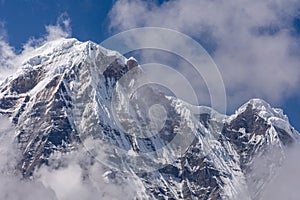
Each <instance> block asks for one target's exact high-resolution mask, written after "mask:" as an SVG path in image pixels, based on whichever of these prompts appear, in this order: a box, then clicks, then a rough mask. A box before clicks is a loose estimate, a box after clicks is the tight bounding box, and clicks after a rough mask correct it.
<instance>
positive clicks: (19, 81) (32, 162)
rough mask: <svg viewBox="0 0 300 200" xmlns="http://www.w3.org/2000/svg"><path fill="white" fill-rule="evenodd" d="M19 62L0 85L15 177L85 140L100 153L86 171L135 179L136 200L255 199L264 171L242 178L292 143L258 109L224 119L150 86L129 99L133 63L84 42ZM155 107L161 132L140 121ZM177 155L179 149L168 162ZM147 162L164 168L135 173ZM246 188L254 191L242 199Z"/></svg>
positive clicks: (66, 42)
mask: <svg viewBox="0 0 300 200" xmlns="http://www.w3.org/2000/svg"><path fill="white" fill-rule="evenodd" d="M22 56H23V57H20V59H21V58H22V62H21V63H22V64H20V70H19V71H18V73H17V74H15V75H14V76H13V77H10V78H9V79H7V80H6V81H5V82H3V83H2V84H1V85H0V114H3V115H7V116H9V117H10V119H11V120H12V122H13V123H14V124H15V125H16V129H17V131H16V139H17V141H18V144H19V148H20V150H21V151H22V153H23V158H22V160H21V161H20V169H21V171H22V173H23V175H24V177H30V176H31V174H32V173H33V171H34V170H35V169H36V168H38V167H40V166H41V165H45V164H46V165H47V163H48V159H49V157H50V156H51V155H52V154H53V153H55V152H62V153H68V152H70V151H74V150H75V149H77V147H78V146H80V145H84V144H85V143H84V141H85V139H87V140H88V139H91V140H93V141H95V143H96V141H98V140H99V141H100V143H99V144H102V145H97V148H95V149H91V150H92V151H91V152H96V154H95V155H94V154H93V156H92V158H91V163H95V161H96V158H98V157H99V156H100V158H101V159H102V160H101V159H99V160H100V162H101V161H103V160H104V158H105V159H107V160H108V161H111V163H113V164H116V165H114V167H113V169H112V171H111V173H112V174H116V176H117V177H126V176H128V173H129V174H130V175H132V176H133V177H136V180H137V182H138V183H139V184H140V185H141V187H142V188H144V191H145V195H146V196H144V197H143V198H140V199H212V200H215V199H235V198H236V197H237V196H238V195H239V193H241V192H245V199H251V198H252V197H253V198H254V199H257V198H256V197H257V194H259V192H260V191H261V187H260V186H262V185H263V184H265V183H266V182H267V181H269V179H268V178H269V177H272V175H273V174H272V173H273V171H271V169H270V171H266V172H265V174H267V175H266V177H267V179H265V177H261V176H260V175H257V176H256V175H255V176H254V178H251V176H252V175H251V176H250V175H249V171H251V167H252V165H253V159H254V158H255V157H257V156H260V155H262V154H264V153H265V152H267V151H266V149H272V148H274V147H276V148H277V147H279V148H280V149H281V150H282V152H284V146H288V145H289V144H291V143H293V142H294V141H295V138H296V136H295V135H297V134H298V133H297V132H296V131H294V130H293V129H292V128H291V126H290V124H289V122H288V119H287V117H286V116H285V115H284V114H283V112H282V111H281V110H279V109H274V108H272V107H271V106H270V105H269V104H268V103H266V102H265V101H263V100H260V99H252V100H250V101H249V102H247V103H246V104H244V105H243V106H242V107H241V108H239V109H238V110H237V111H236V113H235V114H234V115H231V116H228V117H227V116H224V115H220V114H219V113H217V112H216V111H214V110H213V109H211V108H209V107H204V106H193V105H190V104H188V103H186V102H184V101H182V100H180V99H178V98H177V97H174V96H167V94H165V93H163V92H162V91H158V90H156V89H155V87H151V86H149V87H146V86H145V87H141V88H140V90H139V92H140V93H135V94H134V95H129V94H131V89H132V88H135V87H134V86H135V84H136V83H137V82H138V81H137V80H136V79H135V78H136V77H135V75H137V76H138V75H141V73H135V74H133V76H124V75H125V74H126V73H127V72H129V71H130V70H131V69H133V68H135V67H137V66H138V62H137V60H135V59H134V58H129V59H126V58H125V57H123V56H122V55H121V54H119V53H118V52H115V51H111V50H107V49H105V48H103V47H101V46H99V45H98V44H95V43H93V42H90V41H88V42H80V41H78V40H76V39H59V40H55V41H52V42H50V43H46V44H44V45H42V46H41V47H39V48H37V49H35V50H33V51H29V52H28V53H27V54H24V55H22ZM137 69H139V68H137ZM133 71H134V70H133ZM137 72H140V70H137ZM143 73H144V72H143ZM113 97H114V98H113ZM114 100H115V101H114ZM112 102H114V104H112ZM157 104H159V105H160V106H159V107H154V108H156V110H155V109H154V110H152V111H153V112H152V114H153V116H156V115H157V114H160V113H163V114H164V117H161V118H159V117H160V116H158V118H159V121H160V120H165V123H162V126H160V125H161V123H159V124H156V123H154V124H153V123H152V124H151V122H153V121H151V119H152V118H151V116H152V115H151V112H150V114H149V112H148V111H149V109H150V108H153V107H152V106H153V105H154V106H155V105H157ZM159 109H162V110H164V111H165V112H158V111H159ZM150 111H151V109H150ZM117 118H118V120H117ZM156 120H157V119H156ZM154 122H157V121H154ZM149 124H150V125H149ZM152 125H153V126H152ZM154 125H155V126H154ZM156 125H159V126H156ZM157 127H159V128H158V129H157ZM145 130H146V131H145ZM152 130H155V131H156V130H158V131H157V132H155V133H153V132H152ZM139 133H142V134H139ZM143 133H145V134H144V135H143ZM188 134H189V135H191V136H193V137H191V139H192V140H186V138H187V136H188ZM85 136H86V137H85ZM91 136H92V137H91ZM140 136H147V137H140ZM177 136H178V137H177ZM91 143H93V142H91ZM180 145H184V146H182V147H186V148H184V150H185V151H180V153H178V154H177V152H178V151H175V150H176V149H178V150H182V149H181V148H178V147H181V146H180ZM92 148H93V146H92ZM121 152H122V154H121ZM97 153H98V154H97ZM103 154H104V155H103ZM171 155H174V156H173V157H174V160H172V159H170V156H171ZM131 160H134V161H135V162H133V163H131V162H129V161H131ZM140 161H141V162H140ZM153 161H154V162H157V164H159V166H162V165H160V163H161V162H162V161H168V162H167V163H165V162H162V163H164V164H166V165H163V167H162V168H160V169H157V170H154V171H151V172H149V171H146V172H144V171H143V169H144V168H142V167H141V166H150V165H149V164H152V163H153ZM169 161H172V162H169ZM106 164H107V163H106ZM139 164H140V165H139ZM91 165H92V164H91ZM115 166H117V167H115ZM106 167H107V168H109V167H110V165H108V166H106ZM118 167H119V168H121V169H122V170H120V171H115V169H117V168H118ZM137 168H142V170H140V169H139V170H138V171H135V169H137ZM124 170H127V174H126V173H124ZM116 176H115V175H112V176H111V179H113V177H116ZM85 178H88V177H85ZM113 181H114V180H113ZM251 184H256V185H257V186H256V187H254V189H252V190H253V191H250V192H248V186H249V185H251ZM132 199H139V198H135V197H133V198H132Z"/></svg>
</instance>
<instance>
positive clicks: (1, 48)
mask: <svg viewBox="0 0 300 200" xmlns="http://www.w3.org/2000/svg"><path fill="white" fill-rule="evenodd" d="M15 57H16V54H15V52H14V48H13V47H11V46H10V45H9V44H8V42H7V32H6V30H5V22H4V21H0V80H2V79H4V78H6V77H7V76H9V75H11V74H12V73H13V72H14V71H15V68H14V64H13V59H14V58H15Z"/></svg>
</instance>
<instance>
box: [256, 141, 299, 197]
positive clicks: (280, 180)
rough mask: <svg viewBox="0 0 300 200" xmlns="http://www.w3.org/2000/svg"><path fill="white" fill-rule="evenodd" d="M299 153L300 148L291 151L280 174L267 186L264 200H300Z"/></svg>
mask: <svg viewBox="0 0 300 200" xmlns="http://www.w3.org/2000/svg"><path fill="white" fill-rule="evenodd" d="M299 153H300V149H299V146H297V147H294V148H292V149H289V151H288V153H287V157H286V158H285V159H284V162H283V164H282V166H281V168H280V169H279V170H278V173H277V174H276V176H275V177H273V178H274V179H273V180H272V181H271V182H270V183H269V184H268V185H266V188H265V189H264V191H263V194H262V200H268V199H273V200H281V199H291V200H294V199H295V200H296V199H298V198H299V196H300V191H299V188H298V186H299V177H300V170H299V169H300V162H299Z"/></svg>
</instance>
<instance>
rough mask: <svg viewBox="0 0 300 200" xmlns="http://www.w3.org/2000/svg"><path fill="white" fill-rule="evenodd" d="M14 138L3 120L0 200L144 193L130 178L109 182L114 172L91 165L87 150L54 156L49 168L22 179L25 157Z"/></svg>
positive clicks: (111, 199) (106, 199)
mask: <svg viewBox="0 0 300 200" xmlns="http://www.w3.org/2000/svg"><path fill="white" fill-rule="evenodd" d="M14 135H15V129H14V127H13V125H11V123H10V121H9V120H8V119H6V118H5V117H2V116H0V199H8V200H19V199H24V200H32V199H45V200H69V199H73V200H81V199H90V200H96V199H99V198H100V199H103V200H117V199H125V200H126V199H133V197H135V196H137V192H141V191H142V190H140V188H139V187H138V186H137V182H135V181H134V177H130V176H129V175H128V176H129V177H128V178H126V176H124V177H123V176H121V175H119V176H118V175H116V178H113V179H110V178H108V176H109V174H110V173H112V172H111V171H110V170H109V169H106V170H104V167H103V166H102V164H100V163H99V162H95V163H94V164H91V155H90V154H89V153H88V152H86V151H85V150H84V148H79V150H78V151H74V152H72V153H69V154H61V153H59V152H58V153H55V154H53V155H52V156H51V158H50V161H49V165H48V166H46V165H43V166H42V167H41V168H39V169H36V170H35V171H34V173H33V177H32V178H31V179H27V180H26V179H23V178H22V175H21V174H20V170H19V169H18V167H17V166H18V163H19V162H20V160H21V158H22V156H21V152H19V151H18V148H17V145H16V143H15V142H14V140H15V138H14ZM99 153H101V152H99Z"/></svg>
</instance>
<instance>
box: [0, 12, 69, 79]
mask: <svg viewBox="0 0 300 200" xmlns="http://www.w3.org/2000/svg"><path fill="white" fill-rule="evenodd" d="M45 30H46V34H45V35H44V36H43V37H41V38H30V39H29V40H28V41H27V43H26V44H24V46H23V50H22V52H21V53H19V54H17V53H16V52H15V50H14V48H13V47H12V46H10V44H9V42H8V34H7V31H6V29H5V22H3V21H0V81H2V80H4V79H5V78H7V77H8V76H11V75H13V74H14V73H15V72H16V71H17V70H18V68H19V67H20V65H21V63H22V62H23V60H24V58H26V57H27V56H28V55H30V54H31V53H32V52H33V50H34V49H36V48H37V47H39V46H41V45H43V44H45V43H46V42H50V41H53V40H57V39H59V38H67V37H70V36H71V35H72V30H71V20H70V18H69V17H68V15H67V14H66V13H63V14H61V15H60V16H59V17H58V18H57V22H56V24H55V25H47V26H45Z"/></svg>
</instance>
